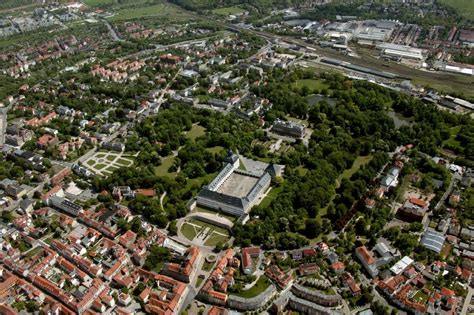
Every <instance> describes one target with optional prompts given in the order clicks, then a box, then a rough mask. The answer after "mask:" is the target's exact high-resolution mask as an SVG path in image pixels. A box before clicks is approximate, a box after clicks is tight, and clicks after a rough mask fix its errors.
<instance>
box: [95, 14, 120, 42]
mask: <svg viewBox="0 0 474 315" xmlns="http://www.w3.org/2000/svg"><path fill="white" fill-rule="evenodd" d="M101 21H102V22H104V24H105V25H106V26H107V28H108V29H109V32H110V35H111V36H112V38H113V40H114V41H116V42H123V41H124V40H123V39H122V38H120V37H119V36H118V34H117V32H116V31H115V30H114V28H113V27H112V25H110V23H109V21H107V20H106V19H101Z"/></svg>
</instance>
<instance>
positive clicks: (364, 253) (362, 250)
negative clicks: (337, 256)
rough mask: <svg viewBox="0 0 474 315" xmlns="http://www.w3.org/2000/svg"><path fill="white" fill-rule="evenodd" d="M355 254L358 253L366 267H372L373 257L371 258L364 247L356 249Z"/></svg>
mask: <svg viewBox="0 0 474 315" xmlns="http://www.w3.org/2000/svg"><path fill="white" fill-rule="evenodd" d="M356 252H358V253H359V255H360V256H361V257H362V259H364V260H365V262H366V263H367V264H368V265H372V264H374V263H375V259H374V257H373V256H372V254H371V253H369V251H368V250H367V248H366V247H365V246H361V247H357V248H356Z"/></svg>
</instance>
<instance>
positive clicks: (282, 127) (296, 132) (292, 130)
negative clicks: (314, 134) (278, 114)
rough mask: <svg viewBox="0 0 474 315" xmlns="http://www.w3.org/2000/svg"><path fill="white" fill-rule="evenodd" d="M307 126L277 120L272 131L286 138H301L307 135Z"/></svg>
mask: <svg viewBox="0 0 474 315" xmlns="http://www.w3.org/2000/svg"><path fill="white" fill-rule="evenodd" d="M305 129H306V128H305V126H304V125H301V124H297V123H294V122H291V121H284V120H280V119H277V120H275V122H274V123H273V126H272V131H273V132H275V133H278V134H281V135H284V136H290V137H295V138H301V137H303V136H304V133H305Z"/></svg>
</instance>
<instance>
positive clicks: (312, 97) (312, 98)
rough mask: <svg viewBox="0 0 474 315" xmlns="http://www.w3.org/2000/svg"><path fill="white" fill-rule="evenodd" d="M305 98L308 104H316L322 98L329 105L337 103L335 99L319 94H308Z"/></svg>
mask: <svg viewBox="0 0 474 315" xmlns="http://www.w3.org/2000/svg"><path fill="white" fill-rule="evenodd" d="M306 100H307V101H308V105H310V106H313V105H316V104H318V103H319V102H321V101H322V100H325V101H326V102H328V104H329V105H330V106H336V103H337V99H335V98H331V97H327V96H324V95H320V94H313V95H310V96H308V97H307V98H306Z"/></svg>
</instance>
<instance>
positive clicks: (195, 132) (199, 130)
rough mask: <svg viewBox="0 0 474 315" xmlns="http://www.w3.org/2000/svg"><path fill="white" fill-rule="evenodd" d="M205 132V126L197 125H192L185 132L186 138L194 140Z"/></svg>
mask: <svg viewBox="0 0 474 315" xmlns="http://www.w3.org/2000/svg"><path fill="white" fill-rule="evenodd" d="M205 134H206V128H204V127H203V126H199V125H194V126H193V127H192V128H191V130H189V131H188V132H187V133H186V138H188V139H191V140H193V141H194V140H196V138H198V137H201V136H204V135H205Z"/></svg>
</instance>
